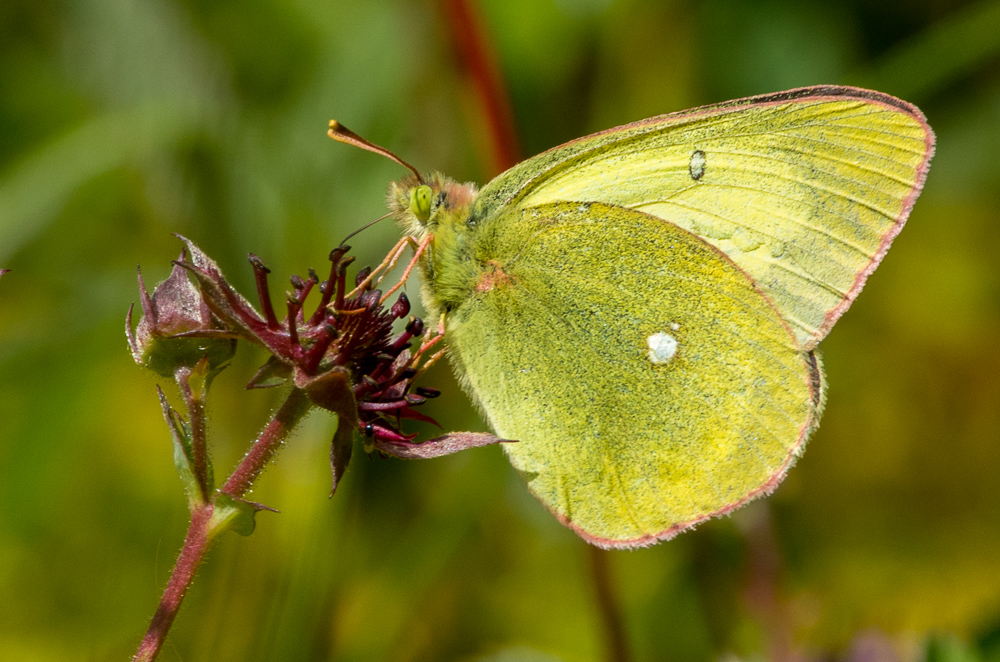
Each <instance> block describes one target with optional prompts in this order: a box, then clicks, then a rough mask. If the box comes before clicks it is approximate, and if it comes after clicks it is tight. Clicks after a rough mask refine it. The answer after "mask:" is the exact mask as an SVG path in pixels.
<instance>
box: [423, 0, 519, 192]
mask: <svg viewBox="0 0 1000 662" xmlns="http://www.w3.org/2000/svg"><path fill="white" fill-rule="evenodd" d="M442 7H443V10H444V12H443V13H444V16H445V19H446V20H447V22H448V29H449V31H450V32H451V38H452V41H453V43H454V45H455V49H456V51H457V54H458V57H459V60H460V62H461V64H462V66H464V67H465V70H466V72H467V75H468V76H469V78H470V79H471V82H472V85H473V88H474V90H475V93H476V97H477V99H478V101H479V104H480V106H481V108H482V113H483V119H484V120H485V123H486V128H487V131H488V133H489V140H490V148H491V149H492V157H493V163H491V164H490V166H491V168H492V170H493V173H492V174H494V175H495V174H498V173H500V172H502V171H504V170H506V169H507V168H510V167H511V166H513V165H514V164H515V163H517V162H518V161H520V160H521V150H520V147H519V146H518V140H517V128H516V127H515V125H514V113H513V111H512V110H511V107H510V96H509V95H508V94H507V89H506V87H505V85H504V82H503V75H502V74H501V73H500V66H499V65H498V64H497V57H496V53H495V52H494V49H493V44H492V43H491V41H490V39H489V35H488V34H487V32H486V29H485V28H484V27H483V25H482V19H481V17H480V15H479V13H478V12H477V11H476V6H475V3H474V2H471V1H470V0H443V2H442Z"/></svg>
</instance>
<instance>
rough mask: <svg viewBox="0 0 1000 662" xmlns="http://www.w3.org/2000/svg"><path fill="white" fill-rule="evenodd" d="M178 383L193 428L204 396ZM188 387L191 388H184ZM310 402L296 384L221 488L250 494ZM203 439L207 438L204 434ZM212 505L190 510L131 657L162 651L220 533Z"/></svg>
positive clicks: (137, 660) (139, 659) (146, 659)
mask: <svg viewBox="0 0 1000 662" xmlns="http://www.w3.org/2000/svg"><path fill="white" fill-rule="evenodd" d="M178 383H179V384H182V386H181V392H182V393H184V401H185V403H186V404H187V405H188V416H189V420H191V424H192V425H191V427H192V430H194V429H195V421H194V417H195V410H194V409H192V408H191V404H192V403H195V402H197V403H199V406H198V407H196V408H199V407H200V400H199V399H198V398H196V397H193V395H192V394H190V389H189V387H186V386H184V385H186V384H187V382H186V380H182V379H178ZM185 388H187V389H188V390H187V391H186V390H185ZM311 406H312V405H311V403H310V401H309V398H308V397H307V396H306V394H305V393H304V392H303V391H301V390H300V389H292V392H291V393H289V394H288V397H287V398H286V399H285V402H284V403H283V404H282V405H281V407H280V408H279V409H278V411H276V412H275V413H274V416H273V417H272V418H271V421H270V422H269V423H268V424H267V425H266V426H265V427H264V429H263V430H261V433H260V435H259V436H258V437H257V439H256V441H254V443H253V446H251V447H250V451H249V452H248V453H247V454H246V455H245V456H244V457H243V460H242V461H241V462H240V464H239V466H237V467H236V469H235V470H233V473H232V475H231V476H230V477H229V479H228V480H227V481H226V484H225V486H223V488H222V491H223V492H225V493H226V494H228V495H230V496H232V497H235V498H240V497H242V496H243V495H244V494H246V492H247V491H248V490H249V489H250V488H251V487H252V486H253V483H254V481H255V480H256V479H257V477H258V476H260V474H261V472H262V471H263V470H264V467H265V466H267V463H268V461H270V459H271V458H272V457H274V454H275V453H276V452H277V450H278V449H279V448H280V447H281V444H282V442H283V441H284V440H285V438H286V437H287V436H288V433H289V432H291V431H292V429H293V428H294V427H295V425H296V424H297V423H298V422H299V421H300V420H302V417H303V416H305V414H306V413H307V412H308V411H309V409H310V407H311ZM200 416H201V417H202V418H201V425H202V426H203V425H204V414H203V412H201V413H200ZM193 436H194V435H193V434H192V437H193ZM201 439H202V441H204V435H203V434H202V437H201ZM199 480H200V478H199ZM214 509H215V506H214V503H212V502H210V503H207V504H205V505H204V506H202V507H198V508H195V509H194V510H192V512H191V524H190V526H189V527H188V532H187V536H186V537H185V538H184V546H183V547H182V548H181V553H180V556H179V557H178V558H177V564H176V565H174V569H173V572H171V574H170V580H169V581H168V582H167V588H166V589H165V590H164V591H163V597H162V598H161V599H160V604H159V606H158V607H157V608H156V613H155V614H153V620H152V622H150V624H149V629H148V630H147V631H146V636H145V637H143V639H142V643H140V644H139V650H138V651H137V652H136V654H135V657H134V658H132V659H133V662H152V661H153V660H155V659H156V656H157V655H159V653H160V649H161V648H162V647H163V643H164V641H166V637H167V633H168V632H169V631H170V626H171V625H172V624H173V622H174V618H175V617H176V616H177V612H178V610H179V609H180V607H181V602H183V600H184V595H185V594H186V593H187V590H188V588H189V587H190V586H191V581H192V580H193V579H194V575H195V572H196V571H197V570H198V566H199V565H200V564H201V561H202V559H204V558H205V552H207V551H208V548H209V546H210V545H211V544H212V540H213V537H214V534H215V533H217V532H214V531H210V530H209V525H210V523H211V519H212V512H213V511H214Z"/></svg>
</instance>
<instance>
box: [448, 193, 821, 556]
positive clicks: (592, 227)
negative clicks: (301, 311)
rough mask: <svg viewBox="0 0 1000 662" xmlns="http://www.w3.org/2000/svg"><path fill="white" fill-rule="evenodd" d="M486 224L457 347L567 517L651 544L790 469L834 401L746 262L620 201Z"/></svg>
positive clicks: (496, 418)
mask: <svg viewBox="0 0 1000 662" xmlns="http://www.w3.org/2000/svg"><path fill="white" fill-rule="evenodd" d="M481 230H482V232H480V233H477V234H476V235H475V237H476V239H475V246H474V250H475V254H476V257H477V261H478V263H480V264H484V265H487V267H486V268H485V269H484V270H483V272H482V274H481V275H480V278H479V282H478V284H477V286H476V288H475V293H474V294H473V295H472V296H470V297H469V298H468V299H467V300H466V301H465V302H464V303H463V304H462V305H461V306H460V307H458V308H457V309H455V310H454V311H452V313H451V314H450V316H449V318H448V337H449V342H450V345H451V357H452V359H453V363H454V365H455V367H456V370H457V372H458V373H459V375H460V376H461V378H462V379H463V381H464V382H465V384H466V386H467V387H468V390H469V391H470V392H471V393H472V394H473V395H474V397H475V398H476V399H477V400H478V402H479V404H480V406H481V408H482V409H483V410H484V412H485V413H486V415H487V417H488V418H489V420H490V423H491V425H492V426H493V428H494V430H495V431H496V432H497V434H499V435H500V436H502V437H505V438H509V439H517V440H519V441H518V442H517V443H511V444H506V445H505V447H506V450H507V453H508V455H509V456H510V458H511V461H512V462H513V464H514V466H515V467H516V468H517V469H518V470H519V471H520V472H521V473H522V474H523V475H524V476H525V477H526V478H527V480H528V483H529V486H530V488H531V490H532V491H533V492H534V493H535V494H536V495H537V496H538V497H539V498H540V499H541V500H542V501H543V502H544V503H545V504H546V505H548V507H549V508H550V509H551V510H553V512H555V513H556V514H557V516H559V517H560V518H561V519H562V520H563V521H564V522H566V523H567V524H569V525H570V526H572V527H574V528H575V529H576V530H577V531H578V532H580V533H581V534H582V535H583V536H584V537H586V538H587V539H589V540H591V541H593V542H596V543H597V544H601V545H606V546H636V545H642V544H650V543H652V542H655V541H656V540H658V539H663V538H668V537H671V536H672V535H674V534H676V533H677V532H679V531H680V530H683V529H684V528H687V527H689V526H691V525H693V524H694V523H696V522H698V521H701V520H703V519H705V518H707V517H710V516H712V515H715V514H718V513H720V512H725V511H726V510H728V509H731V508H733V507H735V506H737V505H739V504H740V503H742V502H744V501H746V500H747V499H748V498H751V497H752V496H753V495H755V494H757V493H760V492H763V491H767V490H769V489H772V488H773V487H774V486H775V485H776V484H777V482H778V481H779V480H780V479H781V477H782V476H783V475H784V472H785V470H786V469H787V468H788V466H789V465H790V463H791V462H792V461H793V459H794V457H795V456H796V454H797V453H798V452H799V451H800V450H801V448H802V444H803V443H804V441H805V438H806V437H807V435H808V432H809V430H810V429H811V428H812V427H813V426H814V424H815V421H816V419H817V417H818V413H819V412H818V409H819V407H820V402H821V393H820V389H821V385H820V380H819V376H818V375H819V368H818V365H817V364H816V362H815V358H814V356H813V355H812V354H811V353H808V352H804V351H803V350H802V349H801V348H800V347H799V344H798V342H797V341H796V339H795V337H794V335H793V334H792V332H791V330H790V329H789V327H788V326H787V325H786V324H785V323H784V322H783V321H782V319H781V317H780V315H779V314H778V312H777V311H776V310H775V308H774V307H773V305H772V304H771V303H770V302H769V301H768V299H767V298H766V297H765V296H763V295H762V294H761V293H760V291H759V290H758V289H757V288H756V287H755V286H754V283H753V281H752V279H751V278H749V277H748V276H747V274H746V273H744V272H743V271H742V270H741V269H740V268H739V267H738V266H736V265H735V264H734V263H733V262H732V261H731V260H729V259H728V258H726V257H725V256H724V255H722V254H721V253H720V252H719V251H718V250H717V249H715V248H714V247H712V246H710V245H708V244H707V243H706V242H704V241H703V240H701V239H699V238H698V237H695V236H693V235H692V234H691V233H689V232H687V231H686V230H684V229H682V228H679V227H677V226H674V225H672V224H670V223H666V222H664V221H663V220H661V219H659V218H657V217H655V216H652V215H650V214H645V213H641V212H638V211H634V210H630V209H626V208H622V207H616V206H610V205H604V204H581V203H554V204H544V205H539V206H534V207H527V208H521V209H511V210H508V212H507V213H505V214H502V215H501V216H499V217H496V218H494V219H492V221H491V222H490V223H489V224H488V227H482V228H481Z"/></svg>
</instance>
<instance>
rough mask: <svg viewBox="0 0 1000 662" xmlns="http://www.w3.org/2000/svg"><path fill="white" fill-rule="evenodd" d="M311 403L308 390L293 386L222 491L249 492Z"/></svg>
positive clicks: (233, 494) (232, 493) (233, 492)
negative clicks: (306, 391)
mask: <svg viewBox="0 0 1000 662" xmlns="http://www.w3.org/2000/svg"><path fill="white" fill-rule="evenodd" d="M311 407H312V403H311V402H310V401H309V397H308V396H307V395H306V394H305V392H304V391H302V390H300V389H297V388H296V389H292V392H291V393H289V394H288V398H286V399H285V402H284V403H283V404H282V405H281V407H280V408H279V409H278V411H277V412H275V414H274V416H273V417H272V418H271V421H270V422H269V423H268V424H267V425H266V426H265V427H264V429H263V430H261V433H260V436H258V437H257V441H255V442H254V444H253V446H251V447H250V451H249V452H248V453H247V454H246V455H244V456H243V460H242V461H241V462H240V464H239V466H237V467H236V469H235V470H234V471H233V473H232V475H231V476H229V478H228V479H227V480H226V483H225V485H223V486H222V491H223V492H225V493H226V494H228V495H229V496H231V497H235V498H237V499H239V498H241V497H242V496H243V495H244V494H246V493H247V491H248V490H249V489H250V488H251V487H252V486H253V482H254V481H255V480H257V477H258V476H260V472H262V471H263V470H264V467H266V466H267V463H268V462H269V461H270V459H271V458H272V457H274V454H275V453H276V452H277V451H278V449H279V448H281V444H282V442H284V441H285V437H287V436H288V433H289V432H291V431H292V428H294V427H295V426H296V425H297V424H298V422H299V421H300V420H302V417H303V416H305V415H306V413H307V412H308V411H309V409H310V408H311Z"/></svg>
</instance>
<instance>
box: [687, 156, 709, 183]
mask: <svg viewBox="0 0 1000 662" xmlns="http://www.w3.org/2000/svg"><path fill="white" fill-rule="evenodd" d="M688 174H690V175H691V179H693V180H695V181H698V180H699V179H701V178H702V177H704V176H705V152H703V151H701V150H700V149H696V150H695V151H694V152H692V153H691V162H690V163H688Z"/></svg>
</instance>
